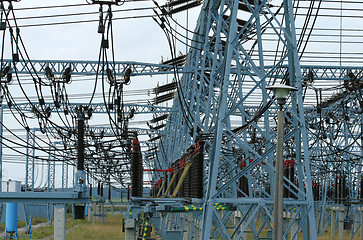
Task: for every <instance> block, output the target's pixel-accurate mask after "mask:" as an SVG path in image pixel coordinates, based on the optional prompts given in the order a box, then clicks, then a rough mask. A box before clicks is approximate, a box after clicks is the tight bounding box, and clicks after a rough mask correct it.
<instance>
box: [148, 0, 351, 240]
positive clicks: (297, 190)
mask: <svg viewBox="0 0 363 240" xmlns="http://www.w3.org/2000/svg"><path fill="white" fill-rule="evenodd" d="M283 5H284V8H283V9H281V11H283V13H281V12H280V13H279V14H278V15H275V13H274V9H273V8H272V7H271V6H270V5H269V3H268V2H267V1H227V0H222V1H214V0H209V1H205V2H204V3H203V7H202V10H201V13H200V15H199V19H198V23H197V27H196V29H195V32H197V33H198V34H196V35H194V37H193V48H190V52H189V53H188V59H187V62H186V67H193V69H194V72H193V73H192V74H189V73H184V74H183V76H182V77H181V79H180V88H179V89H178V95H177V97H176V98H175V99H174V102H173V107H174V109H176V110H177V111H176V112H177V113H175V112H173V113H171V114H170V116H169V118H168V122H167V125H166V126H165V130H164V131H163V132H162V135H163V138H162V141H160V144H162V145H163V147H162V148H161V149H162V151H163V152H161V151H160V150H159V152H158V154H157V159H158V162H159V163H161V165H162V166H161V169H167V168H169V167H170V166H171V164H172V163H173V162H174V161H176V160H177V159H178V158H180V157H181V156H182V155H183V154H185V153H186V152H187V149H188V147H189V146H191V145H192V144H193V143H194V142H195V141H196V139H197V138H198V139H200V138H202V139H203V140H205V148H206V154H205V165H204V169H205V176H204V179H205V182H204V189H206V191H205V193H204V198H203V201H202V202H204V205H203V214H202V215H201V218H200V220H201V227H200V229H201V237H200V239H203V240H207V239H219V238H221V239H241V238H242V236H245V234H246V232H247V230H248V231H250V232H251V234H252V235H253V238H256V239H257V238H260V237H263V236H262V235H261V229H262V228H267V229H268V231H271V232H272V230H273V229H272V222H273V220H274V217H273V207H272V205H273V195H274V192H276V191H277V190H276V186H275V184H274V183H273V179H275V175H276V172H277V171H276V167H275V166H274V165H273V162H272V156H273V154H274V152H275V151H276V144H275V143H276V125H277V124H276V117H277V111H276V110H277V106H278V103H277V102H276V101H275V100H274V99H272V98H271V97H270V96H269V93H268V91H267V90H266V88H265V87H266V86H267V85H272V84H273V83H274V82H275V81H276V82H277V83H285V84H287V85H289V86H292V87H296V88H297V89H298V91H297V92H296V93H293V94H292V95H291V99H288V101H287V105H286V108H287V111H286V112H288V113H289V114H286V116H284V118H287V119H288V123H287V125H286V127H285V132H286V134H285V137H284V138H283V144H286V145H288V146H289V150H288V151H289V155H291V156H293V157H291V158H293V160H294V165H293V169H291V173H292V174H291V176H283V182H284V183H283V186H284V189H286V191H287V194H288V198H286V199H285V200H284V204H283V206H282V208H281V209H295V215H294V216H296V217H294V218H293V219H291V221H290V222H289V225H288V226H287V228H286V229H284V230H283V231H281V233H282V232H284V237H285V238H286V237H287V236H289V235H292V239H297V237H298V234H299V233H300V232H302V233H303V238H304V239H316V237H317V236H316V225H315V214H314V201H313V194H312V188H311V175H310V174H311V171H310V167H311V166H310V154H309V153H310V150H309V139H308V135H307V127H306V122H305V116H304V113H305V109H304V104H303V98H302V96H303V87H302V82H303V80H304V78H305V77H306V76H307V75H306V74H307V71H308V70H307V71H305V70H304V68H303V67H301V66H300V64H299V56H298V50H297V44H296V43H297V40H296V32H295V25H294V16H293V5H292V1H291V0H286V1H284V4H283ZM241 9H243V10H241ZM242 11H243V14H242ZM241 18H242V19H241ZM282 22H283V23H284V26H283V25H282ZM262 29H264V30H262ZM266 29H267V30H266ZM267 31H268V32H269V37H270V36H272V35H274V37H275V38H276V39H277V40H276V41H277V42H278V44H279V45H278V47H277V48H278V49H279V51H280V52H279V53H280V54H279V56H278V57H277V58H276V59H275V61H271V60H269V59H268V58H267V57H266V55H265V54H264V53H265V51H267V50H268V49H269V48H271V46H270V43H269V42H268V41H266V39H265V37H264V36H263V34H265V33H266V32H267ZM317 69H321V68H317ZM319 71H320V70H317V71H315V72H313V75H316V76H317V77H318V76H323V75H324V74H322V73H320V72H319ZM338 75H339V74H338V73H337V74H336V76H338ZM344 77H345V76H344ZM256 106H257V107H256ZM251 109H255V110H256V111H251ZM268 109H270V110H269V111H268ZM159 149H160V147H159ZM285 160H288V159H286V158H283V161H285ZM289 160H290V159H289ZM154 176H155V179H154V180H155V181H156V180H159V179H160V177H161V174H158V173H155V175H154ZM157 177H159V179H158V178H157ZM240 179H247V181H248V183H247V186H248V187H247V189H242V188H241V185H239V182H240ZM281 194H282V193H281ZM237 195H238V196H240V197H237ZM221 203H224V204H230V205H232V206H234V207H235V208H236V211H237V212H238V213H240V214H241V215H242V216H244V217H243V218H241V219H240V221H239V222H238V223H237V222H236V223H235V224H234V226H233V227H231V226H230V225H229V223H230V222H231V221H230V219H231V217H232V213H231V211H223V212H221V213H220V212H218V211H217V210H216V209H215V207H214V206H215V204H221ZM168 215H170V217H171V218H172V219H174V218H177V214H173V213H169V214H168ZM261 216H263V221H262V225H261V226H257V225H256V224H255V220H256V219H257V218H258V217H261ZM297 222H298V224H296V223H297ZM281 225H282V224H281ZM293 226H294V227H293ZM296 226H297V227H296ZM249 234H250V233H249ZM281 239H282V237H281Z"/></svg>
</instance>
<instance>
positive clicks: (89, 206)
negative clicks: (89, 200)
mask: <svg viewBox="0 0 363 240" xmlns="http://www.w3.org/2000/svg"><path fill="white" fill-rule="evenodd" d="M87 209H88V216H87V220H88V222H90V221H91V214H92V205H91V204H89V205H88V208H87Z"/></svg>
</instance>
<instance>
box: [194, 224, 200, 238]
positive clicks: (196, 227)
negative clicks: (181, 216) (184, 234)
mask: <svg viewBox="0 0 363 240" xmlns="http://www.w3.org/2000/svg"><path fill="white" fill-rule="evenodd" d="M194 239H200V221H199V220H194Z"/></svg>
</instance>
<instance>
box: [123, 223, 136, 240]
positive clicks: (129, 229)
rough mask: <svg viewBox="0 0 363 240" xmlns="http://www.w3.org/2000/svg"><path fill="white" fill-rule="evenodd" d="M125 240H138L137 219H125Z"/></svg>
mask: <svg viewBox="0 0 363 240" xmlns="http://www.w3.org/2000/svg"><path fill="white" fill-rule="evenodd" d="M125 239H127V240H136V239H137V236H136V220H135V218H125Z"/></svg>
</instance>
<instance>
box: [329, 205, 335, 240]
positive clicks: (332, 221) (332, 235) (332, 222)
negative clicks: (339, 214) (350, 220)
mask: <svg viewBox="0 0 363 240" xmlns="http://www.w3.org/2000/svg"><path fill="white" fill-rule="evenodd" d="M335 215H336V213H335V210H332V211H331V238H330V239H331V240H335V234H336V222H335V217H336V216H335Z"/></svg>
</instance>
